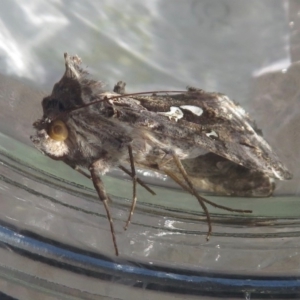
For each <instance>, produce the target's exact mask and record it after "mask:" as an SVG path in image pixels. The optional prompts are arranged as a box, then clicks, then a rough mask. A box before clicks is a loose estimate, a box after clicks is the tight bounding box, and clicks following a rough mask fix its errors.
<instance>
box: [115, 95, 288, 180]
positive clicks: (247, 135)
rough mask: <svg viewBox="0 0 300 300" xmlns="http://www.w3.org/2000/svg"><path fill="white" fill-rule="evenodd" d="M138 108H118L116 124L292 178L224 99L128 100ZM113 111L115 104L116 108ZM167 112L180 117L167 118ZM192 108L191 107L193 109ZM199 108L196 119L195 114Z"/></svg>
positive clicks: (240, 113)
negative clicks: (196, 146)
mask: <svg viewBox="0 0 300 300" xmlns="http://www.w3.org/2000/svg"><path fill="white" fill-rule="evenodd" d="M134 99H135V100H136V101H139V103H140V106H141V107H142V109H140V111H136V110H135V109H132V108H130V107H128V106H127V105H126V104H124V100H123V104H120V106H119V108H120V113H119V117H120V120H122V121H123V122H128V123H130V124H131V125H132V126H134V127H138V128H144V129H145V130H150V131H151V132H152V133H155V134H156V135H157V136H158V137H159V138H160V139H163V138H166V137H167V138H170V139H172V140H173V142H174V144H176V145H178V144H180V143H181V144H184V143H187V144H189V145H192V144H195V145H198V146H199V147H201V148H203V149H205V150H207V151H210V152H213V153H215V154H218V155H220V156H223V157H225V158H226V159H228V160H230V161H232V162H235V163H237V164H239V165H242V166H244V167H246V168H249V169H253V170H257V171H260V172H263V173H265V174H268V175H269V176H270V177H273V178H277V179H281V180H284V179H290V178H291V177H292V176H291V174H290V173H289V171H288V170H287V168H286V167H285V166H284V165H283V164H282V163H281V162H280V160H279V158H278V156H277V155H276V154H275V153H274V151H273V150H272V149H271V147H270V146H269V144H268V143H267V142H266V141H265V140H264V138H263V137H262V133H261V131H260V130H259V129H258V128H257V127H256V124H255V122H254V121H253V120H251V118H250V117H249V116H248V114H247V113H246V112H245V111H244V109H243V108H241V107H240V106H239V105H238V104H236V103H234V102H233V101H232V100H230V99H229V98H228V97H227V96H225V95H222V94H218V93H207V92H204V91H202V90H193V91H189V92H187V93H183V94H177V95H173V96H172V95H165V96H156V95H152V96H151V97H134ZM116 105H117V106H118V103H116ZM170 107H176V108H178V109H179V110H181V112H182V113H183V114H182V115H181V116H180V117H179V118H178V120H177V119H176V118H175V117H174V118H172V114H171V110H170ZM193 107H194V108H193ZM196 108H201V110H202V112H201V111H200V112H201V114H200V115H199V114H197V109H196Z"/></svg>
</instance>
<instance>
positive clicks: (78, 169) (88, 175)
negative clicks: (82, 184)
mask: <svg viewBox="0 0 300 300" xmlns="http://www.w3.org/2000/svg"><path fill="white" fill-rule="evenodd" d="M68 166H70V167H71V168H72V169H73V170H75V171H77V172H78V173H79V174H81V175H83V176H84V177H86V178H88V179H90V180H92V176H91V175H90V174H88V173H87V172H85V171H83V170H82V169H81V168H79V167H78V166H75V165H69V164H68ZM107 198H108V201H109V202H113V201H112V200H111V198H110V197H109V196H108V195H107Z"/></svg>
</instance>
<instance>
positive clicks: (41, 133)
mask: <svg viewBox="0 0 300 300" xmlns="http://www.w3.org/2000/svg"><path fill="white" fill-rule="evenodd" d="M33 127H34V128H35V129H36V135H33V136H31V137H30V139H31V141H32V142H33V144H34V146H35V147H36V148H37V149H39V150H40V151H41V152H43V153H44V154H46V155H48V156H50V157H52V158H56V159H60V158H62V157H64V156H65V155H66V154H68V153H69V147H68V144H67V143H66V140H67V138H68V135H69V131H68V128H67V125H66V124H65V122H64V121H62V120H54V121H49V120H47V119H46V120H45V119H43V120H38V121H36V122H34V123H33Z"/></svg>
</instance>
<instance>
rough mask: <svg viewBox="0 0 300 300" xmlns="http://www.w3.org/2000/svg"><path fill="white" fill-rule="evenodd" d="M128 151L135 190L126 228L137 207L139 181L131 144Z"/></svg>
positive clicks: (125, 228)
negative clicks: (137, 185) (137, 183)
mask: <svg viewBox="0 0 300 300" xmlns="http://www.w3.org/2000/svg"><path fill="white" fill-rule="evenodd" d="M128 153H129V159H130V167H131V177H132V182H133V192H132V203H131V208H130V212H129V216H128V219H127V222H126V224H125V227H124V230H127V228H128V226H129V224H130V222H131V217H132V215H133V211H134V209H135V205H136V200H137V197H136V182H137V176H136V173H135V167H134V160H133V154H132V148H131V146H130V145H128Z"/></svg>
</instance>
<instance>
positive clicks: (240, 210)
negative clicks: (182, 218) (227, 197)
mask: <svg viewBox="0 0 300 300" xmlns="http://www.w3.org/2000/svg"><path fill="white" fill-rule="evenodd" d="M164 172H165V173H166V175H168V176H169V177H170V178H171V179H172V180H174V181H175V182H176V183H177V184H178V185H179V186H181V187H182V188H183V189H184V190H186V191H187V192H189V193H190V194H193V192H192V190H191V189H190V188H189V187H188V186H186V185H185V184H184V183H183V182H182V181H181V180H180V179H179V178H178V177H177V176H176V175H175V174H174V173H172V172H170V171H168V170H164ZM202 199H203V201H204V202H205V203H207V204H209V205H211V206H213V207H215V208H220V209H223V210H227V211H231V212H238V213H252V210H248V209H246V210H245V209H235V208H231V207H228V206H223V205H220V204H217V203H214V202H212V201H210V200H207V199H205V198H202Z"/></svg>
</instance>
